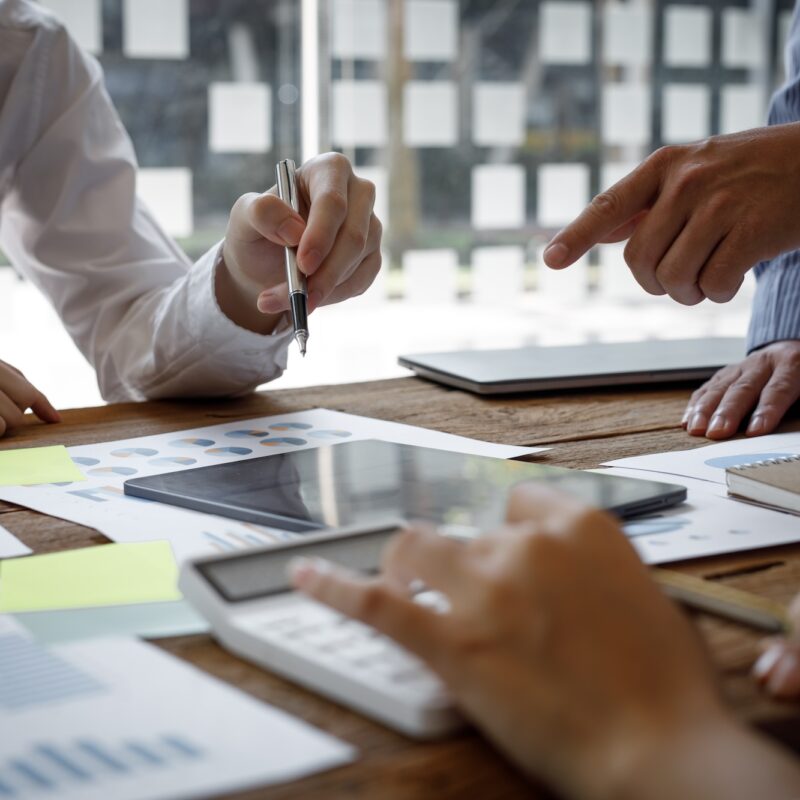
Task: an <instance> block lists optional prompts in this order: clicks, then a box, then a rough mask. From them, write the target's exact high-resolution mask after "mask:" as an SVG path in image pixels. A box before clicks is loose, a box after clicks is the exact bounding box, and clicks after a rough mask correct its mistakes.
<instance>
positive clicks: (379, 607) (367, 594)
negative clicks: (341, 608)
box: [354, 583, 389, 623]
mask: <svg viewBox="0 0 800 800" xmlns="http://www.w3.org/2000/svg"><path fill="white" fill-rule="evenodd" d="M388 599H389V597H388V594H387V592H386V589H385V588H384V587H383V586H382V585H381V584H378V583H374V584H371V585H369V586H366V587H365V588H364V591H363V592H362V593H361V596H360V597H359V599H358V601H357V603H356V607H355V609H354V616H355V617H356V618H357V619H360V620H363V621H364V622H367V623H372V622H373V621H375V620H379V619H380V618H381V617H382V616H383V614H384V612H385V610H386V605H387V600H388Z"/></svg>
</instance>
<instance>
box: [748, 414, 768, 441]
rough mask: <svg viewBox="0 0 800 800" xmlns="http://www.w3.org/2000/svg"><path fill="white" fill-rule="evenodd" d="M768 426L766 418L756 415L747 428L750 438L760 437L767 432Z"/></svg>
mask: <svg viewBox="0 0 800 800" xmlns="http://www.w3.org/2000/svg"><path fill="white" fill-rule="evenodd" d="M766 427H767V426H766V424H765V422H764V417H762V416H761V414H756V415H754V416H753V417H752V419H751V420H750V424H749V425H748V426H747V433H748V434H749V435H750V436H758V435H759V434H761V433H764V431H765V430H766Z"/></svg>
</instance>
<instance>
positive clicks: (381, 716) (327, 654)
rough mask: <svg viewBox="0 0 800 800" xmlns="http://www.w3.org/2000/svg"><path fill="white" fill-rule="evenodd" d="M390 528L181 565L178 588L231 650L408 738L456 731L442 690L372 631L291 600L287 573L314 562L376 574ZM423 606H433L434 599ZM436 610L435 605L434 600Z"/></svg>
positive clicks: (423, 598) (298, 597) (304, 600)
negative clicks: (301, 562)
mask: <svg viewBox="0 0 800 800" xmlns="http://www.w3.org/2000/svg"><path fill="white" fill-rule="evenodd" d="M397 529H398V526H397V525H396V524H391V525H386V526H382V527H375V526H372V527H370V528H364V527H361V528H359V529H357V530H356V529H351V530H339V531H335V532H328V533H321V534H311V535H305V536H303V538H302V539H298V540H295V541H291V542H286V543H282V544H278V545H274V546H271V547H266V548H258V549H253V550H247V551H244V552H241V553H234V554H231V555H224V556H213V557H207V558H200V559H196V560H193V561H190V562H187V563H186V564H184V566H183V568H182V570H181V576H180V581H179V586H180V588H181V590H182V591H183V594H184V596H185V597H186V598H187V600H189V601H190V602H191V603H192V605H194V606H195V608H196V609H197V610H198V611H199V612H200V613H201V614H202V615H203V616H204V617H205V618H206V619H208V621H209V622H210V623H211V628H212V632H213V635H214V636H215V637H216V638H217V639H218V640H219V641H220V642H221V643H222V644H223V645H224V646H225V647H227V648H228V649H230V650H232V651H233V652H235V653H237V654H238V655H241V656H242V657H244V658H246V659H248V660H249V661H253V662H255V663H256V664H259V665H260V666H263V667H266V668H267V669H269V670H271V671H273V672H276V673H278V674H279V675H282V676H284V677H286V678H288V679H290V680H292V681H295V682H297V683H300V684H302V685H304V686H306V687H308V688H310V689H312V690H313V691H316V692H319V693H320V694H323V695H326V696H327V697H330V698H332V699H333V700H336V701H338V702H341V703H343V704H345V705H347V706H350V707H351V708H353V709H355V710H356V711H359V712H361V713H363V714H365V715H367V716H369V717H372V718H373V719H376V720H378V721H379V722H382V723H384V724H386V725H388V726H390V727H392V728H395V729H397V730H399V731H401V732H402V733H405V734H407V735H409V736H412V737H414V738H420V739H429V738H435V737H439V736H442V735H444V734H446V733H448V732H450V731H452V730H454V729H456V728H458V727H460V726H461V725H463V724H464V723H463V718H462V717H461V716H460V715H459V714H458V712H457V711H456V709H455V707H454V705H453V701H452V699H451V698H450V696H449V695H448V693H447V691H446V690H445V688H444V686H443V685H442V683H441V681H440V680H439V679H438V678H437V677H436V675H434V674H433V673H432V672H431V671H430V670H428V669H427V667H425V666H424V665H423V664H422V663H421V662H420V661H419V660H418V659H417V658H415V657H414V656H412V655H411V654H410V653H408V652H407V651H406V650H404V649H403V648H401V647H400V646H399V645H397V644H396V643H394V642H393V641H391V640H389V639H387V638H386V637H385V636H383V635H381V634H379V633H378V632H377V631H375V630H374V629H373V628H370V627H369V626H367V625H363V624H361V623H359V622H355V621H353V620H350V619H348V618H346V617H343V616H342V615H341V614H338V613H336V612H335V611H332V610H331V609H329V608H327V607H326V606H323V605H321V604H319V603H317V602H315V601H313V600H311V599H309V598H308V597H306V596H304V595H302V594H299V593H298V592H295V591H294V590H293V589H292V587H291V585H290V584H289V581H288V578H287V574H286V568H287V565H288V563H289V561H290V560H291V559H292V558H294V557H295V556H301V555H303V556H312V555H313V556H319V557H320V558H326V559H328V560H330V561H334V562H337V563H340V564H344V565H346V566H348V567H349V568H350V569H355V570H359V571H366V572H375V571H376V570H377V569H378V566H379V564H380V555H381V551H382V550H383V546H384V545H385V544H386V542H387V540H388V539H389V538H390V537H391V536H393V535H394V534H396V533H397ZM417 599H418V600H419V601H420V602H424V603H429V604H435V603H437V596H436V595H435V594H434V593H427V594H423V595H420V596H419V597H418V598H417ZM438 600H441V598H438Z"/></svg>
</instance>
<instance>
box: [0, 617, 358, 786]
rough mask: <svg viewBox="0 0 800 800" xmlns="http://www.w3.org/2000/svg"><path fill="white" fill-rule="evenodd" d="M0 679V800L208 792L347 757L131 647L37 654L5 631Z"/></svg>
mask: <svg viewBox="0 0 800 800" xmlns="http://www.w3.org/2000/svg"><path fill="white" fill-rule="evenodd" d="M2 627H3V626H2V621H0V628H2ZM16 658H19V659H20V660H21V662H22V663H23V664H24V670H19V672H20V673H22V672H24V674H25V675H26V682H27V684H28V687H27V688H25V689H24V691H23V692H22V693H21V695H20V696H18V695H17V694H16V693H15V692H12V691H11V690H7V689H6V688H5V680H6V679H7V677H8V676H7V673H9V672H11V673H12V674H13V670H11V668H10V667H9V669H6V670H5V671H3V664H4V663H5V662H6V661H8V662H9V663H11V661H12V660H13V659H16ZM0 673H2V680H0V730H3V731H5V732H8V733H9V735H7V736H2V737H0V798H2V800H5V799H6V798H11V799H12V800H33V799H34V798H36V799H37V800H38V799H39V798H43V797H50V798H58V800H108V799H109V798H114V800H157V799H159V798H164V800H166V799H167V798H174V797H188V796H192V797H194V796H200V795H202V796H207V795H210V794H214V795H216V794H218V793H220V792H223V791H231V790H233V789H236V788H244V787H246V786H252V785H255V784H259V783H270V782H275V781H282V780H287V779H289V778H292V777H297V776H300V775H303V774H307V773H309V772H313V771H316V770H320V769H325V768H328V767H331V766H336V765H338V764H342V763H345V762H346V761H348V760H351V759H352V757H353V750H352V748H350V747H349V746H348V745H346V744H345V743H344V742H340V741H338V740H336V739H334V738H332V737H330V736H328V735H327V734H324V733H322V732H321V731H317V730H314V729H313V728H311V727H310V726H308V725H306V724H305V723H304V722H302V721H300V720H297V719H294V718H292V717H290V716H288V715H286V714H284V713H283V712H280V711H278V710H277V709H274V708H271V707H270V706H267V705H265V704H264V703H261V702H259V701H256V700H255V699H253V698H251V697H249V696H248V695H245V694H243V693H241V692H239V691H237V690H236V689H233V688H232V687H230V686H228V685H227V684H224V683H221V682H219V681H217V680H215V679H213V678H211V677H210V676H208V675H206V674H204V673H202V672H201V671H199V670H197V669H195V668H193V667H191V666H189V665H188V664H185V663H184V662H182V661H180V660H179V659H176V658H173V657H172V656H169V655H167V654H166V653H163V652H162V651H160V650H159V649H158V648H155V647H153V646H151V645H148V644H145V643H144V642H140V641H136V640H132V639H130V640H129V639H98V638H92V639H87V640H83V641H80V642H73V643H69V644H60V645H54V646H50V647H47V646H45V645H42V644H40V643H39V642H37V641H35V640H34V639H32V638H30V637H29V636H28V635H27V634H26V633H24V632H22V631H21V630H19V629H17V630H10V631H9V630H8V629H7V627H6V629H5V630H2V631H0ZM32 674H35V675H36V680H30V679H29V677H28V676H30V675H32ZM143 675H147V677H148V679H147V680H146V681H143V680H142V676H143ZM20 697H21V699H20ZM198 697H202V699H203V702H202V703H198V702H197V698H198Z"/></svg>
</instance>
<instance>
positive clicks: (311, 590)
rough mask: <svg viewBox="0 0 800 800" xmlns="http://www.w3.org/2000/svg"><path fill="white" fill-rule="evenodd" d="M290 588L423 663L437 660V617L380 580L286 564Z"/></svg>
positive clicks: (298, 562) (305, 562) (329, 567)
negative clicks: (388, 639) (383, 636)
mask: <svg viewBox="0 0 800 800" xmlns="http://www.w3.org/2000/svg"><path fill="white" fill-rule="evenodd" d="M289 574H290V577H291V581H292V584H293V585H294V586H295V587H297V588H298V589H300V590H301V591H302V592H305V593H306V594H307V595H309V596H310V597H313V598H314V599H315V600H319V601H320V602H321V603H324V604H325V605H327V606H330V607H331V608H333V609H335V610H336V611H339V612H341V613H342V614H344V615H345V616H348V617H352V618H353V619H355V620H358V621H360V622H364V623H366V624H367V625H369V626H370V627H372V628H375V629H376V630H378V631H380V632H381V633H384V634H386V635H387V636H389V637H391V638H392V639H394V640H395V641H397V642H399V643H400V644H401V645H402V646H403V647H405V648H406V649H407V650H410V651H411V652H412V653H416V654H417V655H418V656H420V658H422V659H424V660H425V661H428V662H431V663H433V662H434V661H436V660H437V654H438V652H439V648H440V643H441V641H442V622H441V620H440V615H439V614H437V613H436V612H435V611H431V610H430V609H427V608H425V607H423V606H421V605H419V604H418V603H415V602H414V601H413V600H412V599H411V598H410V597H408V596H404V595H403V594H401V593H400V592H397V591H393V590H392V589H391V588H390V586H389V585H388V584H387V583H386V581H385V580H383V579H381V578H364V577H361V576H358V575H354V574H352V573H350V572H349V571H348V570H346V569H343V568H342V567H339V566H337V565H334V564H331V563H330V562H327V561H322V560H321V559H316V558H314V559H309V558H296V559H294V560H293V561H292V562H291V563H290V564H289Z"/></svg>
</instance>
